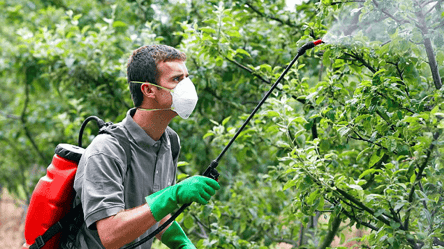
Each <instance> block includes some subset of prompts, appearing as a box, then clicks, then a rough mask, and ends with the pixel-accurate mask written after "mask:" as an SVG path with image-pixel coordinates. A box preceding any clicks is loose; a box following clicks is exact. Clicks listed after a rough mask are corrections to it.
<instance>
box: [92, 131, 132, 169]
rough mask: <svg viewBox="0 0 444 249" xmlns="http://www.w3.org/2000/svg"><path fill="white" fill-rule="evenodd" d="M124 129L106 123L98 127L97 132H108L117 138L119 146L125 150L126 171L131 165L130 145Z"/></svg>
mask: <svg viewBox="0 0 444 249" xmlns="http://www.w3.org/2000/svg"><path fill="white" fill-rule="evenodd" d="M124 129H125V128H122V127H119V126H117V125H115V124H112V123H108V125H106V126H104V127H103V128H102V129H100V131H99V134H109V135H111V136H112V137H114V138H116V139H117V141H118V142H119V144H120V146H122V148H123V150H124V151H125V155H126V170H127V171H128V168H129V167H130V165H131V145H130V142H129V139H128V136H127V134H126V133H125V131H124ZM125 173H126V172H125ZM125 175H126V174H125Z"/></svg>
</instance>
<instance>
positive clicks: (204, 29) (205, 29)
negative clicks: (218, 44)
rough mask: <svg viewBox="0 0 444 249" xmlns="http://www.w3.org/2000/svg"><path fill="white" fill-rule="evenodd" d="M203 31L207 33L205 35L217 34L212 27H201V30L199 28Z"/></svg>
mask: <svg viewBox="0 0 444 249" xmlns="http://www.w3.org/2000/svg"><path fill="white" fill-rule="evenodd" d="M199 29H200V30H201V31H203V32H205V33H209V34H212V33H216V30H214V29H213V28H211V27H201V28H199Z"/></svg>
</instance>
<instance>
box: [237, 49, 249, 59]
mask: <svg viewBox="0 0 444 249" xmlns="http://www.w3.org/2000/svg"><path fill="white" fill-rule="evenodd" d="M236 54H244V55H246V56H248V57H251V55H250V54H249V53H248V52H247V51H245V50H243V49H242V48H238V49H236Z"/></svg>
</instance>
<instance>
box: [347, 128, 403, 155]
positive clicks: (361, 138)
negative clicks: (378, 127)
mask: <svg viewBox="0 0 444 249" xmlns="http://www.w3.org/2000/svg"><path fill="white" fill-rule="evenodd" d="M352 131H353V133H355V134H356V136H358V137H352V136H349V138H352V139H354V140H361V141H365V142H367V143H371V144H374V145H377V146H379V147H381V148H382V149H384V150H386V151H389V150H388V149H387V148H386V147H384V146H382V144H380V143H375V142H372V141H370V140H369V139H367V138H364V137H362V136H361V135H360V134H359V133H358V132H356V131H355V130H353V129H352ZM393 153H394V154H397V153H396V152H394V151H393Z"/></svg>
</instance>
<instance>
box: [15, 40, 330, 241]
mask: <svg viewBox="0 0 444 249" xmlns="http://www.w3.org/2000/svg"><path fill="white" fill-rule="evenodd" d="M321 43H323V41H322V40H321V39H319V40H316V41H311V42H308V43H306V44H304V45H303V46H302V47H301V48H299V50H298V53H297V55H296V56H295V57H294V59H293V60H292V61H291V62H290V64H289V65H288V66H287V67H286V68H285V70H284V72H282V74H281V75H280V76H279V78H278V79H277V80H276V82H275V83H274V84H273V85H272V86H271V88H270V90H269V91H268V92H267V93H266V94H265V96H264V97H263V98H262V100H261V101H260V102H259V104H258V105H257V106H256V108H255V109H254V110H253V112H252V113H251V114H250V116H248V118H247V120H245V122H244V123H243V124H242V126H241V127H240V129H239V130H238V131H237V132H236V134H235V135H234V136H233V138H232V139H231V140H230V142H229V143H228V144H227V145H226V146H225V148H224V149H223V150H222V152H221V153H220V154H219V156H218V157H217V158H216V159H215V160H213V161H212V162H211V163H210V165H209V166H208V168H207V169H206V170H205V172H204V173H203V176H206V177H209V178H212V179H214V180H218V177H219V173H218V172H217V170H216V168H217V166H218V164H219V161H220V159H221V158H222V157H223V156H224V154H225V152H227V150H228V149H229V148H230V146H231V145H232V144H233V142H234V141H235V140H236V138H237V137H238V136H239V134H240V133H241V132H242V130H243V129H244V128H245V126H246V125H247V124H248V122H249V121H250V120H251V119H252V118H253V116H254V115H255V114H256V112H257V111H258V110H259V108H260V107H261V106H262V104H264V102H265V101H266V100H267V98H268V97H269V96H270V94H271V92H272V91H273V90H274V89H275V88H276V87H277V85H278V84H279V82H280V81H281V80H282V78H284V76H285V75H286V74H287V73H288V71H289V70H290V68H291V67H292V66H293V64H294V63H295V62H296V61H297V60H298V58H299V57H300V56H302V55H303V54H304V53H305V52H306V51H307V50H308V49H311V48H313V47H315V46H317V45H319V44H321ZM91 120H95V121H96V123H97V125H98V126H99V128H100V129H101V131H102V127H104V128H106V127H110V125H111V123H105V122H104V121H103V120H101V119H99V118H97V117H94V116H91V117H88V118H87V119H85V121H84V122H83V124H82V127H81V128H80V132H79V146H74V145H70V144H59V145H58V146H57V147H56V149H55V155H54V157H53V160H52V162H51V164H50V166H48V169H47V174H46V175H45V176H43V177H42V178H41V179H40V180H39V182H38V183H37V185H36V187H35V189H34V192H33V194H32V197H31V201H30V204H29V208H28V213H27V216H26V223H25V239H26V242H25V244H24V245H23V246H22V249H27V248H30V249H41V248H48V249H49V248H58V247H59V246H60V240H61V239H62V238H61V234H60V232H61V231H66V230H68V231H70V232H72V231H74V232H75V231H76V230H75V229H76V228H75V226H76V225H78V224H77V223H78V222H82V221H83V212H82V208H81V205H77V206H76V207H75V208H72V207H71V205H72V201H73V199H74V189H73V187H72V186H73V183H74V176H75V173H76V171H77V164H78V162H79V160H80V158H81V156H82V154H83V152H84V149H83V148H82V134H83V130H84V128H85V126H86V124H87V123H88V122H89V121H91ZM104 132H105V133H109V132H106V131H105V130H104ZM99 133H100V132H99ZM109 134H110V135H112V136H114V137H116V138H117V139H118V140H119V143H122V144H121V145H123V147H124V148H126V147H129V145H125V143H128V142H127V140H126V139H125V137H124V136H122V135H119V134H117V133H113V132H110V133H109ZM127 164H129V162H127ZM190 205H191V203H188V204H184V205H182V206H181V207H180V208H179V209H178V210H177V211H176V213H174V214H173V215H172V216H171V217H170V218H169V219H168V220H167V221H166V222H165V223H163V224H162V225H161V226H159V227H158V228H157V229H156V230H155V231H154V232H152V233H151V234H149V235H148V236H147V237H145V238H143V239H141V240H140V241H138V242H136V243H134V244H131V245H129V246H127V247H124V249H132V248H135V247H138V246H139V245H141V244H143V243H145V242H146V241H148V240H150V239H152V238H153V237H154V236H155V235H156V234H158V233H159V232H161V231H162V230H164V229H165V228H166V227H167V226H168V225H169V224H170V223H171V222H173V221H174V220H175V219H176V218H177V216H179V215H180V214H181V213H182V212H183V211H184V210H185V209H186V208H187V207H188V206H190ZM70 210H71V211H70ZM79 217H80V218H79ZM71 226H72V227H73V228H72V229H71V228H70V227H71Z"/></svg>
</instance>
